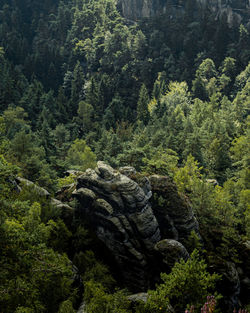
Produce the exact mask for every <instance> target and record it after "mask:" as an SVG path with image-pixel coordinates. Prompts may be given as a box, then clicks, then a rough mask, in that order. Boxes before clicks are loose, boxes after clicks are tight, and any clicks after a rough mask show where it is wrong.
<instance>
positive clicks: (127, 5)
mask: <svg viewBox="0 0 250 313" xmlns="http://www.w3.org/2000/svg"><path fill="white" fill-rule="evenodd" d="M190 7H191V8H192V14H193V16H198V15H201V14H203V13H204V12H205V10H208V11H209V13H210V14H212V15H213V16H214V18H215V19H217V18H219V17H220V16H222V15H223V14H226V16H227V21H228V23H229V25H233V24H234V23H237V24H240V23H244V24H247V23H249V19H250V1H249V0H189V1H184V0H118V8H119V10H120V11H121V13H122V14H123V16H124V17H126V18H128V19H130V20H133V21H136V20H138V19H141V18H144V17H153V16H157V15H162V14H166V15H167V16H169V17H170V18H178V17H182V16H183V14H185V12H187V11H188V10H189V8H190Z"/></svg>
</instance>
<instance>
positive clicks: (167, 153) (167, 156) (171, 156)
mask: <svg viewBox="0 0 250 313" xmlns="http://www.w3.org/2000/svg"><path fill="white" fill-rule="evenodd" d="M142 161H143V163H144V164H145V166H144V167H143V168H142V169H143V170H144V171H145V172H146V173H148V174H159V175H168V176H173V173H174V170H175V168H176V167H177V163H178V156H177V153H176V152H175V151H173V150H171V149H166V150H164V149H162V148H159V149H157V150H156V151H154V152H153V153H152V156H151V158H150V159H148V158H143V159H142Z"/></svg>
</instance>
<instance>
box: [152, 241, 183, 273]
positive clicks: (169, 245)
mask: <svg viewBox="0 0 250 313" xmlns="http://www.w3.org/2000/svg"><path fill="white" fill-rule="evenodd" d="M155 249H156V251H158V252H160V253H161V255H162V256H163V262H164V263H165V264H166V265H167V266H168V267H170V268H172V267H173V266H174V264H175V263H176V262H179V261H180V260H181V259H183V260H184V261H187V260H188V258H189V254H188V252H187V250H186V248H185V247H184V246H183V245H182V244H181V243H180V242H178V241H176V240H173V239H163V240H161V241H159V242H157V244H156V245H155Z"/></svg>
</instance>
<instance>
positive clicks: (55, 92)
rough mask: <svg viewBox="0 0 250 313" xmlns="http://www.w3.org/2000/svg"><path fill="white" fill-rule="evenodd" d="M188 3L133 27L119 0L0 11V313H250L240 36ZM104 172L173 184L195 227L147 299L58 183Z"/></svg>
mask: <svg viewBox="0 0 250 313" xmlns="http://www.w3.org/2000/svg"><path fill="white" fill-rule="evenodd" d="M186 2H187V4H186V11H185V14H184V15H183V16H182V17H181V18H178V19H173V18H171V17H170V16H168V15H164V14H163V15H161V16H157V17H152V18H143V19H140V20H138V21H136V22H133V21H129V20H127V19H125V18H124V17H123V16H122V15H121V12H119V10H118V9H117V3H116V0H44V1H38V0H33V1H31V0H22V1H15V0H0V313H76V312H79V313H80V312H81V313H83V312H85V313H126V312H127V313H132V312H135V313H160V312H165V313H171V312H175V313H184V312H186V313H198V312H203V313H209V312H221V313H231V312H232V313H233V312H237V313H238V312H242V313H247V312H250V168H249V165H250V149H249V148H250V147H249V145H250V119H249V109H250V28H249V25H244V24H239V25H238V24H235V25H231V26H229V25H228V23H227V19H226V17H225V16H221V18H219V19H214V16H213V15H211V14H209V12H207V14H200V15H198V16H195V17H194V16H193V14H192V12H193V6H195V2H196V1H195V0H187V1H186ZM98 161H103V162H105V164H108V165H109V166H111V167H112V168H114V169H117V170H118V169H119V168H122V167H128V166H129V167H133V168H134V169H135V170H136V172H137V173H138V176H140V177H139V178H140V179H142V178H141V177H144V178H145V177H149V176H150V175H158V176H159V177H160V176H167V177H168V179H169V180H170V181H171V184H173V185H174V186H175V187H174V188H176V190H177V194H178V195H179V196H180V197H183V198H185V199H186V200H185V201H187V202H188V203H190V206H191V207H192V210H193V212H194V216H195V219H196V220H197V223H198V225H199V227H198V228H199V230H198V231H197V232H194V231H191V232H190V233H189V236H188V238H186V241H185V244H184V243H183V242H182V243H183V244H184V245H185V247H186V250H187V252H188V254H189V257H188V259H187V260H183V259H181V260H179V261H178V262H176V263H175V264H173V266H172V267H171V269H169V270H168V271H166V272H162V273H161V274H160V273H159V275H158V276H159V277H158V276H157V275H156V276H157V277H156V278H155V280H154V281H151V282H150V284H149V286H144V288H143V289H140V288H139V289H138V290H134V289H133V288H131V286H129V285H126V284H124V282H123V280H122V279H121V275H120V274H119V273H118V272H119V271H117V269H116V265H115V261H114V260H110V259H109V251H108V249H106V248H105V247H104V244H103V243H102V241H101V240H100V238H98V235H96V233H95V232H94V231H93V229H92V228H91V227H89V224H88V221H87V220H85V219H84V218H81V216H80V215H79V202H78V201H77V199H76V198H75V197H72V196H71V195H72V194H73V193H74V192H73V193H72V190H71V191H69V190H70V188H71V187H70V188H69V187H67V186H77V184H79V181H80V178H81V176H79V175H81V174H82V173H83V172H85V171H86V170H87V169H89V168H91V169H95V168H96V166H97V162H98ZM98 164H99V163H98ZM158 176H157V177H158ZM139 178H138V179H139ZM77 182H78V183H77ZM138 184H139V183H138ZM65 186H66V187H65ZM171 186H172V185H171ZM67 188H68V189H67ZM65 190H66V191H67V192H70V195H69V194H68V195H66V196H65V193H64V194H63V191H65ZM62 194H63V196H62ZM58 195H59V196H58ZM55 198H56V199H57V200H55ZM163 198H164V196H163ZM163 198H162V197H161V196H159V197H158V198H157V199H156V197H154V194H153V200H152V202H156V201H157V205H158V206H159V207H164V205H167V204H165V202H164V201H165V200H163ZM53 199H54V200H53ZM58 200H60V201H62V202H63V205H56V201H58ZM152 206H153V207H154V204H153V203H152ZM71 209H72V211H70V210H71ZM67 210H69V211H70V213H69V212H68V211H67ZM72 212H73V213H72ZM170 239H171V238H170ZM173 239H174V238H173ZM139 292H144V293H145V295H146V299H144V300H143V299H141V300H138V301H132V300H131V299H132V296H131V295H132V294H135V293H136V294H137V293H139ZM139 298H140V297H139ZM80 306H81V308H80ZM79 308H80V309H79Z"/></svg>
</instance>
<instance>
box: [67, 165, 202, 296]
mask: <svg viewBox="0 0 250 313" xmlns="http://www.w3.org/2000/svg"><path fill="white" fill-rule="evenodd" d="M121 172H122V173H124V174H126V175H128V176H126V175H124V174H122V173H121ZM132 178H133V179H132ZM166 179H167V178H164V177H160V176H152V177H150V178H149V179H148V178H147V177H140V178H139V179H138V177H136V172H135V170H134V169H133V168H128V167H127V168H122V169H121V170H120V171H116V170H114V169H113V168H111V167H110V166H108V165H106V164H105V163H103V162H98V164H97V168H96V169H95V170H92V169H88V170H87V171H86V172H85V173H84V174H83V175H81V176H79V177H78V180H77V186H76V190H75V191H74V192H73V194H72V195H73V196H74V197H76V198H77V199H78V202H79V208H78V212H79V214H80V215H81V214H82V216H84V217H85V218H87V219H88V221H89V224H90V226H91V227H92V228H93V229H94V231H95V233H96V235H97V237H98V238H99V239H100V240H101V241H102V242H103V243H104V244H105V246H106V247H107V248H108V249H109V250H110V252H111V253H112V255H113V256H114V258H115V260H116V262H117V264H118V266H119V267H120V269H121V273H122V275H123V281H124V283H125V285H126V286H129V287H130V288H131V289H132V290H136V291H138V290H145V289H148V288H149V287H150V282H151V281H152V279H153V278H154V277H155V276H157V275H156V272H158V275H159V271H162V270H163V269H164V265H167V266H166V267H165V269H167V267H169V266H172V265H173V264H174V263H175V261H177V260H179V259H180V258H184V259H186V258H187V257H188V254H187V252H186V250H185V248H184V247H183V245H182V244H181V243H179V242H177V241H174V240H172V241H171V240H168V241H167V240H165V241H161V240H162V239H164V238H168V239H181V240H184V239H187V236H188V235H189V233H190V231H191V230H192V229H195V230H197V228H198V226H197V222H196V220H195V219H194V216H193V212H192V210H191V206H190V205H188V204H187V202H186V201H185V200H184V199H182V198H180V196H179V195H178V192H177V190H176V188H174V187H173V186H174V184H173V183H172V185H171V184H170V181H168V179H167V180H166ZM166 182H167V183H166ZM151 184H152V186H153V188H152V189H151ZM170 186H171V188H172V189H171V188H170ZM162 187H164V188H163V190H162V191H161V192H162V194H163V195H164V197H165V198H164V199H165V200H166V203H165V205H164V210H165V212H163V211H164V210H163V207H161V212H160V209H159V206H154V202H152V203H153V207H152V206H151V201H150V200H151V197H152V191H153V193H154V192H160V191H159V190H158V189H157V188H162ZM172 192H174V195H172V196H171V195H170V194H171V193H172ZM165 193H167V195H166V194H165ZM153 196H154V195H153ZM168 201H174V203H171V204H170V203H169V202H168ZM159 212H160V213H159ZM171 218H174V219H175V220H171ZM168 225H171V226H172V227H173V228H174V229H175V231H174V232H169V233H168V234H167V233H166V234H167V235H169V237H164V236H163V235H162V234H164V235H165V227H166V226H167V227H170V226H168ZM171 251H172V252H171Z"/></svg>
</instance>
